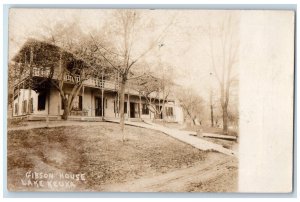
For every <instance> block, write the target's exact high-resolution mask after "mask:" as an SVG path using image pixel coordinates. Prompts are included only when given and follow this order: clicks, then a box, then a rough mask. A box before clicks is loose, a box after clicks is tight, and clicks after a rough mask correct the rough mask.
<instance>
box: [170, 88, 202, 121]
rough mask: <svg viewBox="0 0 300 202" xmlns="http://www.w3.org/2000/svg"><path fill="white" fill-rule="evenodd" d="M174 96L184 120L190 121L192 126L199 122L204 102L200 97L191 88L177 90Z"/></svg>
mask: <svg viewBox="0 0 300 202" xmlns="http://www.w3.org/2000/svg"><path fill="white" fill-rule="evenodd" d="M176 96H177V98H178V100H179V101H180V105H181V107H182V108H183V110H184V114H185V119H190V120H191V121H192V123H193V125H196V120H200V121H201V119H202V118H203V113H204V100H203V99H202V97H201V96H199V95H198V94H197V93H196V92H195V91H194V90H193V89H192V88H180V89H178V90H177V93H176Z"/></svg>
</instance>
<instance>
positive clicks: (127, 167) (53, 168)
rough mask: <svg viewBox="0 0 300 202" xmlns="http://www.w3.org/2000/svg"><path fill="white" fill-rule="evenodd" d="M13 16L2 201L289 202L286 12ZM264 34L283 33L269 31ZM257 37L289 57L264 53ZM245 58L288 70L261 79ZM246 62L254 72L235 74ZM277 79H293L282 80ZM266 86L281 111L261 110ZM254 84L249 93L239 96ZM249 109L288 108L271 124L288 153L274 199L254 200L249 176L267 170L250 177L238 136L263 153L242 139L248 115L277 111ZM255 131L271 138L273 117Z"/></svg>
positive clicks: (19, 12)
mask: <svg viewBox="0 0 300 202" xmlns="http://www.w3.org/2000/svg"><path fill="white" fill-rule="evenodd" d="M253 12H255V13H253ZM8 17H9V18H8V40H9V41H8V85H7V87H8V90H7V93H8V95H7V99H8V102H7V105H8V106H7V109H8V110H7V189H8V191H10V192H201V193H203V192H230V193H232V192H241V191H253V190H255V191H271V192H273V191H275V192H277V191H279V192H281V191H283V192H289V191H290V190H291V186H292V155H293V153H292V148H293V65H294V63H293V62H294V58H293V55H294V47H293V43H294V13H293V12H291V11H243V10H200V9H198V10H197V9H189V10H184V9H49V8H35V9H34V8H10V9H9V16H8ZM261 19H264V20H266V21H262V20H261ZM263 22H266V24H268V25H270V26H269V27H268V26H265V25H264V24H263ZM274 23H275V24H274ZM261 24H263V26H261V27H260V29H257V30H255V28H253V29H252V28H251V27H255V26H256V27H259V26H258V25H261ZM273 24H274V25H275V26H274V27H280V28H282V27H284V29H276V30H277V31H278V32H277V31H275V29H272V28H273ZM249 30H251V31H249ZM260 30H261V31H260ZM262 33H273V34H274V36H273V38H272V37H271V36H270V35H264V34H262ZM262 36H263V37H265V38H269V39H270V40H269V41H270V42H268V43H267V47H268V48H269V47H270V50H282V51H283V52H284V54H285V56H284V57H281V56H280V55H276V54H273V55H269V54H265V52H264V44H265V41H263V40H261V39H262V38H263V37H262ZM281 36H285V37H281ZM278 38H280V40H282V41H278V40H277V39H278ZM249 41H255V44H256V45H257V46H255V48H253V47H251V46H250V45H249V44H250V43H248V42H249ZM273 42H276V43H275V44H277V45H274V43H273ZM270 44H273V46H272V47H271V46H270ZM283 47H286V49H284V48H283ZM247 48H249V49H251V50H256V51H257V54H258V55H259V56H261V57H262V58H267V61H276V60H277V58H281V59H282V60H286V61H288V62H286V63H285V66H286V67H284V68H286V69H284V68H283V67H282V66H280V68H277V66H276V65H274V66H273V67H272V70H271V71H272V74H269V73H267V72H269V70H270V69H268V68H267V65H265V67H266V68H265V69H260V68H258V67H260V65H257V64H263V65H264V64H265V63H262V62H261V61H263V59H262V60H256V59H254V57H252V56H251V53H250V52H249V51H247V50H248V49H247ZM267 50H269V49H267ZM284 50H287V51H284ZM266 52H267V51H266ZM264 54H265V55H264ZM246 61H250V63H248V65H249V64H250V66H251V68H247V71H243V70H244V69H245V68H246V65H245V64H246ZM278 61H279V60H278ZM268 64H269V63H268ZM277 64H279V63H277ZM280 64H281V63H280ZM247 67H248V66H247ZM243 68H244V69H243ZM283 70H284V71H285V72H286V73H287V74H288V76H287V77H284V78H281V77H280V76H278V75H283V74H281V73H280V71H283ZM276 71H277V72H276ZM247 72H250V73H247ZM265 73H266V74H265ZM253 75H255V76H256V77H259V80H253V79H252V80H251V78H252V77H251V76H253ZM267 75H270V77H272V80H274V81H277V82H278V83H279V84H278V86H281V87H282V89H281V88H280V87H278V88H277V85H276V84H273V83H272V86H273V88H274V89H273V88H272V92H271V91H268V93H270V94H269V95H270V96H271V97H272V93H273V90H274V92H275V91H276V92H281V91H282V92H286V93H287V96H286V97H285V98H283V101H282V102H281V101H280V100H276V99H273V98H272V100H269V99H268V98H266V97H260V89H259V87H261V88H264V87H265V86H266V85H267V84H268V79H269V76H267ZM256 77H255V78H256ZM249 80H251V86H253V88H246V87H245V86H246V85H245V84H247V87H248V86H249V85H248V84H249ZM261 81H264V82H261ZM285 84H287V85H285ZM254 86H255V87H254ZM275 88H276V90H275ZM268 89H270V88H268ZM249 92H253V93H255V92H257V93H256V94H255V95H257V97H249V96H248V95H250V94H247V95H246V93H249ZM252 99H253V100H255V99H261V100H262V101H261V103H263V104H262V106H265V105H268V106H270V105H269V103H270V102H272V103H274V102H276V103H278V105H277V106H278V107H282V108H283V107H285V106H288V107H286V108H285V109H287V110H288V113H286V116H285V117H277V116H274V119H272V118H271V119H272V121H273V122H272V123H273V124H275V125H276V126H278V124H277V119H285V120H283V121H282V122H281V123H280V126H283V125H284V124H285V122H284V121H286V122H288V124H287V125H286V126H287V127H286V128H288V130H284V133H286V134H285V135H286V138H285V141H286V142H285V141H283V142H282V143H281V144H285V143H286V145H288V147H287V149H286V150H285V151H286V155H285V156H281V155H279V156H278V158H282V159H285V161H284V163H283V164H282V167H276V168H277V169H279V168H282V169H280V170H281V173H282V176H278V179H280V181H281V183H280V185H278V186H277V184H276V183H275V182H274V183H273V185H274V186H276V188H274V189H273V188H272V185H271V186H270V187H265V186H264V188H260V187H259V186H256V185H253V186H252V187H251V183H255V182H253V181H256V182H257V183H259V182H260V178H253V177H251V174H249V173H252V174H253V173H257V172H258V173H264V172H266V173H270V171H271V170H268V171H266V170H263V169H262V170H255V169H254V170H252V171H251V172H250V171H247V172H246V171H245V168H250V167H251V164H252V163H253V161H252V160H251V158H253V159H254V158H255V161H256V160H257V161H258V162H259V161H260V160H259V158H257V156H250V157H251V158H250V159H249V158H248V159H247V153H248V152H251V150H255V147H253V148H250V147H251V145H252V144H251V141H250V142H249V141H247V140H246V139H245V137H246V133H247V132H249V133H253V135H252V134H251V136H252V138H253V139H255V141H260V142H262V143H264V142H265V141H267V142H269V141H272V138H270V139H269V137H270V136H267V135H266V136H265V137H268V139H263V138H261V137H259V138H257V137H258V136H257V135H256V136H255V134H257V133H255V132H252V131H253V130H251V128H250V126H249V125H247V126H246V124H251V123H253V122H251V115H253V116H254V114H255V113H257V112H252V111H251V110H253V111H258V112H259V113H260V112H262V113H264V112H265V111H266V110H269V111H272V110H274V113H275V112H276V110H277V108H276V109H273V108H270V109H269V108H267V107H261V108H260V106H255V107H254V105H253V106H251V103H252V101H251V100H252ZM270 99H271V98H270ZM245 100H246V102H245ZM269 101H270V102H269ZM285 101H286V102H288V105H285V104H286V102H285ZM241 102H242V104H241ZM253 102H254V101H253ZM244 103H247V106H246V105H245V104H244ZM250 108H251V110H250V112H249V109H250ZM278 109H279V108H278ZM247 110H248V111H247ZM246 111H247V113H245V112H246ZM252 118H253V117H252ZM263 118H266V119H259V118H257V117H256V120H259V121H261V123H262V125H263V127H262V130H263V129H264V126H266V127H268V126H271V125H269V122H267V121H270V120H271V119H269V118H270V117H267V116H266V115H265V114H264V117H263ZM264 120H267V121H264ZM284 126H285V125H284ZM260 127H261V126H260V125H255V129H257V128H260ZM277 131H278V130H277ZM243 134H245V136H243ZM273 135H274V138H276V132H275V133H274V134H273ZM248 137H249V136H248ZM243 138H244V139H243ZM241 142H242V143H243V142H244V143H245V142H248V143H249V144H248V147H246V146H245V147H244V146H243V147H241V144H240V143H241ZM278 144H280V143H278ZM253 145H254V146H257V144H253ZM259 148H261V147H259ZM268 148H269V147H267V149H268ZM284 148H285V147H284ZM246 149H247V150H246ZM273 149H274V150H272V152H273V151H276V149H275V148H273ZM259 151H261V150H259ZM266 152H268V151H266ZM281 154H282V155H283V153H281ZM284 154H285V153H284ZM261 155H262V158H263V157H264V153H263V152H262V153H261ZM276 161H277V160H276ZM280 162H283V161H280ZM256 168H257V169H259V168H258V167H256ZM250 170H251V169H250ZM275 170H276V169H275ZM274 173H276V171H274ZM274 173H273V174H274ZM244 175H245V176H246V177H245V176H244ZM247 177H248V178H247ZM280 177H282V178H280ZM247 179H248V181H247ZM250 179H251V180H253V181H251V180H250ZM269 179H272V178H268V180H269ZM281 179H284V180H281ZM285 182H286V183H285ZM271 184H272V183H271ZM261 185H263V183H262V184H261ZM253 187H255V188H253ZM268 188H269V189H268ZM277 188H278V189H277ZM266 189H268V190H266Z"/></svg>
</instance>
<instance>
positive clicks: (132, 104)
mask: <svg viewBox="0 0 300 202" xmlns="http://www.w3.org/2000/svg"><path fill="white" fill-rule="evenodd" d="M130 118H135V103H133V102H130Z"/></svg>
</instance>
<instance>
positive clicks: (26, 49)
mask: <svg viewBox="0 0 300 202" xmlns="http://www.w3.org/2000/svg"><path fill="white" fill-rule="evenodd" d="M61 51H62V50H61V49H60V48H59V47H57V46H55V45H52V44H49V43H46V42H41V41H37V40H29V41H27V42H26V43H25V44H24V45H23V47H22V48H21V50H20V51H19V52H18V53H17V54H16V56H15V57H14V58H13V59H12V61H11V65H10V68H14V73H15V74H14V82H13V83H14V85H13V89H14V90H13V92H14V95H13V112H12V115H13V117H26V118H27V119H28V120H42V119H45V118H49V119H50V120H59V119H61V116H62V114H63V112H64V105H63V104H62V99H61V96H60V92H59V91H58V89H57V88H55V87H54V86H53V85H52V84H51V82H50V81H49V79H52V80H58V73H57V72H59V71H60V68H61V67H60V65H62V64H64V65H69V63H70V61H72V62H73V63H74V61H76V60H78V59H75V57H74V56H73V55H72V54H71V53H68V52H66V51H64V54H65V55H67V56H68V57H69V58H70V57H71V58H72V60H70V59H66V58H62V57H60V56H59V52H60V53H61ZM50 75H51V77H50ZM75 79H80V78H79V76H78V78H77V77H76V78H75ZM73 86H74V77H71V76H70V75H68V74H66V75H64V77H63V91H64V93H65V94H66V95H68V94H70V93H71V91H72V89H73ZM118 92H119V82H118V79H117V76H115V77H114V76H110V77H108V76H105V75H104V76H103V75H102V77H100V78H99V77H91V78H89V79H87V80H85V81H84V82H83V86H82V88H80V91H79V92H78V95H77V96H76V97H75V98H74V101H73V105H72V110H71V112H70V116H69V119H73V120H102V119H103V118H119V116H120V113H119V103H120V101H119V100H120V99H119V98H120V96H119V93H118ZM152 100H153V101H152V107H153V105H155V107H156V108H157V109H161V108H162V107H163V106H164V107H165V112H164V113H155V112H154V111H153V110H149V102H147V99H145V97H143V96H142V95H141V94H139V93H138V92H137V91H136V90H135V89H134V88H132V87H130V86H129V87H127V88H126V89H125V102H124V103H123V104H124V113H125V117H126V119H128V120H139V119H153V118H155V119H164V120H166V121H172V122H182V121H183V113H182V109H181V107H180V106H179V105H178V103H177V102H176V99H174V98H172V97H169V98H168V100H165V101H163V100H162V98H161V96H160V97H153V98H152ZM162 103H164V104H162ZM158 111H159V110H158ZM160 111H161V110H160Z"/></svg>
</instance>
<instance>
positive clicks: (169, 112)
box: [166, 107, 173, 116]
mask: <svg viewBox="0 0 300 202" xmlns="http://www.w3.org/2000/svg"><path fill="white" fill-rule="evenodd" d="M166 116H173V107H166Z"/></svg>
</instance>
